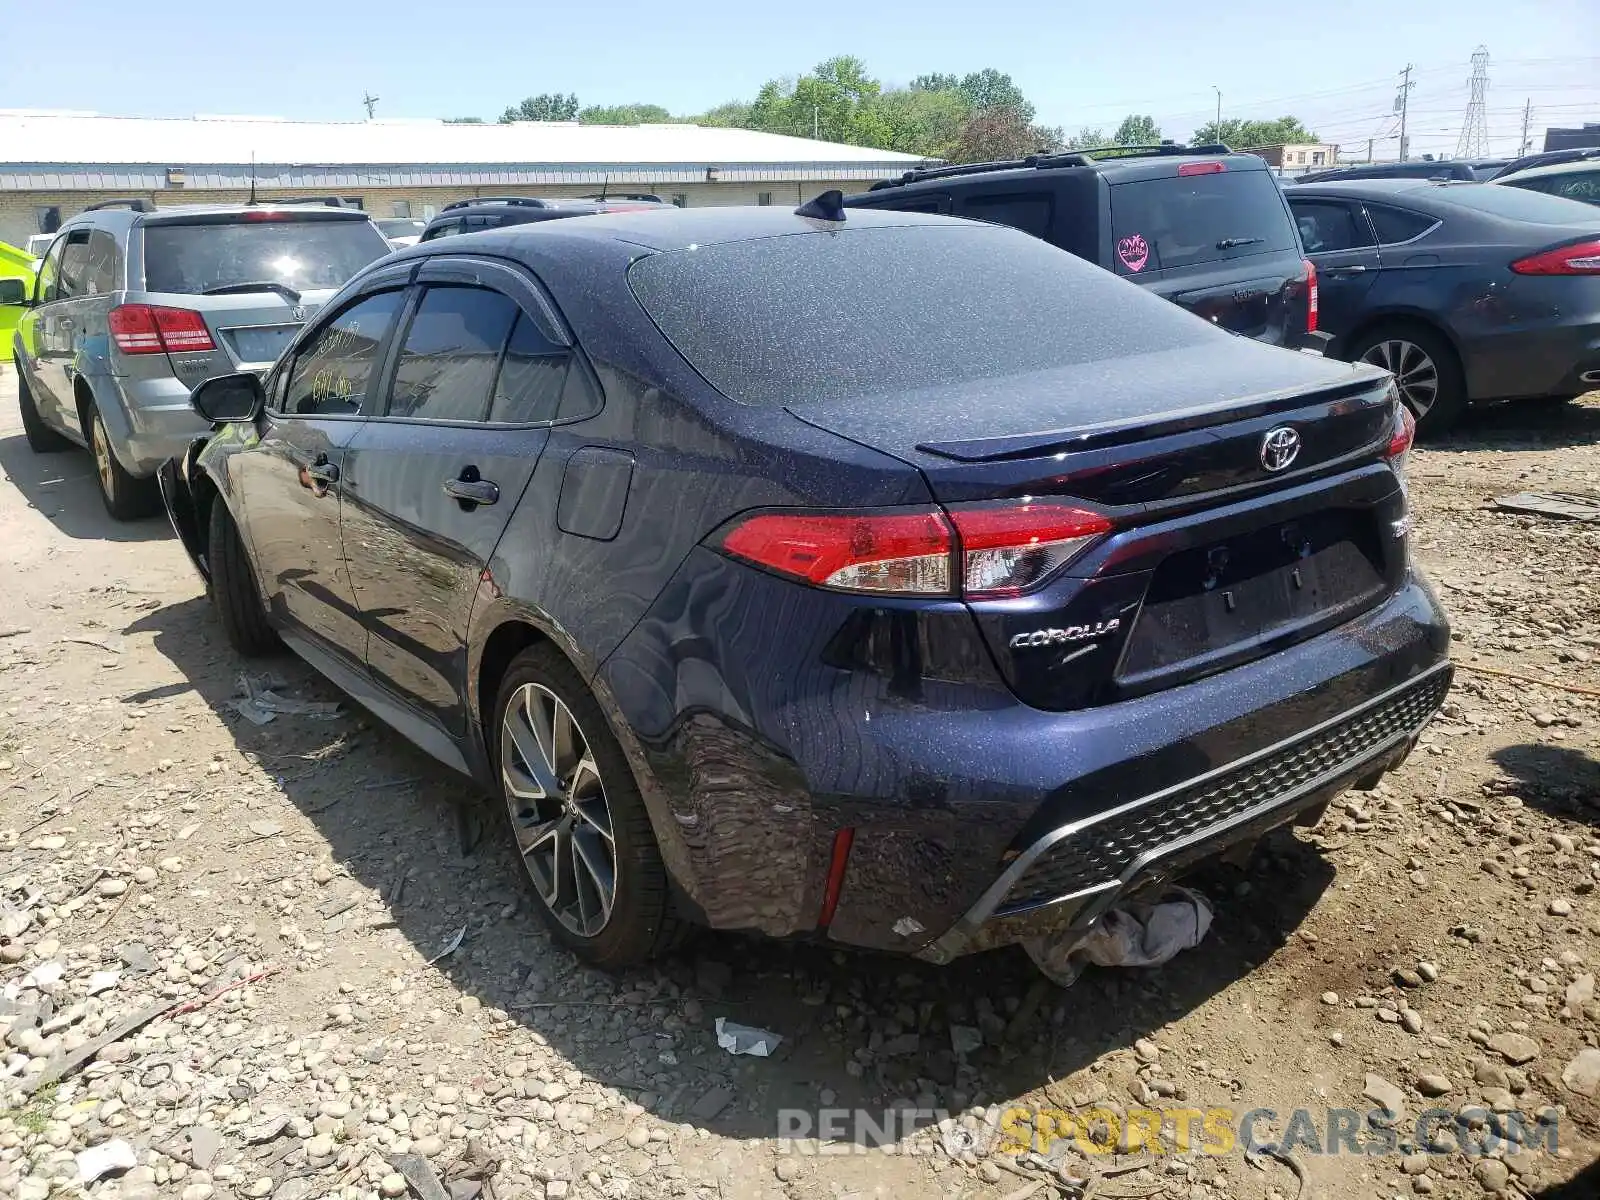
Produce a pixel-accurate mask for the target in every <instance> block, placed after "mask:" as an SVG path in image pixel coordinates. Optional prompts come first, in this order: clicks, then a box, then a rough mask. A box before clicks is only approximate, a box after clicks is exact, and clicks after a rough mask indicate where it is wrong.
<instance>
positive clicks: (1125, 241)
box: [1111, 171, 1294, 275]
mask: <svg viewBox="0 0 1600 1200" xmlns="http://www.w3.org/2000/svg"><path fill="white" fill-rule="evenodd" d="M1111 225H1112V229H1113V231H1114V233H1115V235H1116V246H1115V254H1114V258H1115V267H1116V271H1117V274H1119V275H1144V274H1149V273H1150V272H1151V271H1168V270H1171V269H1172V268H1174V267H1192V266H1196V265H1198V264H1200V263H1209V262H1218V261H1221V260H1224V259H1230V258H1243V257H1246V256H1248V255H1252V254H1267V253H1272V252H1276V251H1282V250H1290V249H1293V248H1294V228H1293V226H1291V225H1290V224H1289V213H1288V211H1287V210H1286V209H1285V208H1284V204H1283V196H1282V193H1280V192H1279V191H1278V185H1277V184H1276V183H1274V182H1273V181H1272V178H1271V176H1269V175H1268V174H1267V173H1266V172H1265V171H1220V172H1217V173H1216V174H1213V175H1181V176H1172V177H1169V178H1165V179H1146V180H1143V181H1141V182H1138V183H1119V184H1116V185H1115V186H1113V187H1112V188H1111Z"/></svg>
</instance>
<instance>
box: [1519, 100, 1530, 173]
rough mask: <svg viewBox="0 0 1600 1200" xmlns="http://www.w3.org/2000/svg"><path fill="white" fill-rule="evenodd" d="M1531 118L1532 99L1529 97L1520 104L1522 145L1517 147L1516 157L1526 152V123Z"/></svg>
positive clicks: (1527, 123)
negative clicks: (1525, 101) (1524, 102)
mask: <svg viewBox="0 0 1600 1200" xmlns="http://www.w3.org/2000/svg"><path fill="white" fill-rule="evenodd" d="M1532 120H1533V100H1532V99H1531V98H1530V99H1529V100H1528V102H1527V103H1526V104H1524V105H1523V106H1522V145H1521V146H1520V147H1518V149H1517V157H1519V158H1520V157H1521V156H1522V155H1524V154H1526V153H1527V152H1528V125H1529V123H1530V122H1531V121H1532Z"/></svg>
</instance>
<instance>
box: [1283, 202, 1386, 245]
mask: <svg viewBox="0 0 1600 1200" xmlns="http://www.w3.org/2000/svg"><path fill="white" fill-rule="evenodd" d="M1289 210H1290V211H1291V212H1293V213H1294V220H1295V224H1296V225H1298V226H1299V227H1300V244H1301V245H1302V246H1304V247H1305V251H1306V253H1307V254H1328V253H1331V252H1332V251H1335V250H1357V249H1360V248H1361V247H1363V246H1371V245H1372V244H1373V241H1372V233H1371V232H1370V231H1369V230H1368V229H1367V222H1366V219H1365V218H1363V217H1362V215H1361V210H1360V209H1359V208H1357V207H1356V206H1355V205H1353V204H1345V203H1342V202H1340V201H1337V200H1296V199H1294V198H1292V197H1291V198H1290V200H1289Z"/></svg>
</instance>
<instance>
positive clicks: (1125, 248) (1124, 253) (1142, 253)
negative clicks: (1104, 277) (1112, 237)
mask: <svg viewBox="0 0 1600 1200" xmlns="http://www.w3.org/2000/svg"><path fill="white" fill-rule="evenodd" d="M1117 257H1118V258H1120V259H1121V260H1122V265H1123V266H1125V267H1127V268H1128V270H1130V271H1142V270H1144V265H1145V263H1147V262H1149V261H1150V247H1149V246H1148V245H1147V244H1146V242H1145V240H1144V237H1143V235H1141V234H1137V233H1130V234H1129V235H1128V236H1127V237H1125V238H1119V239H1117Z"/></svg>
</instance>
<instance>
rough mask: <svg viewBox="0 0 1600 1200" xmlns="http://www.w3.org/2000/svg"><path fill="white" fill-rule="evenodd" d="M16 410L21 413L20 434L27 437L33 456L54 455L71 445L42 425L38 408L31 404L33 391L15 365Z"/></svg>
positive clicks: (52, 430)
mask: <svg viewBox="0 0 1600 1200" xmlns="http://www.w3.org/2000/svg"><path fill="white" fill-rule="evenodd" d="M17 408H18V409H19V410H20V411H21V413H22V432H23V433H24V434H25V435H26V436H27V439H28V449H30V450H32V451H33V452H34V453H35V454H54V453H56V452H57V451H59V450H65V449H66V448H67V447H68V446H70V445H72V443H71V442H69V441H67V439H66V438H65V437H63V436H62V435H61V434H59V433H57V432H56V431H55V430H54V429H51V428H50V426H48V425H46V424H45V423H44V418H43V417H41V416H40V415H39V406H38V405H37V404H35V403H34V402H33V391H32V389H31V388H29V387H28V377H27V376H26V375H24V374H23V373H22V366H21V364H20V363H19V364H17Z"/></svg>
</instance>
